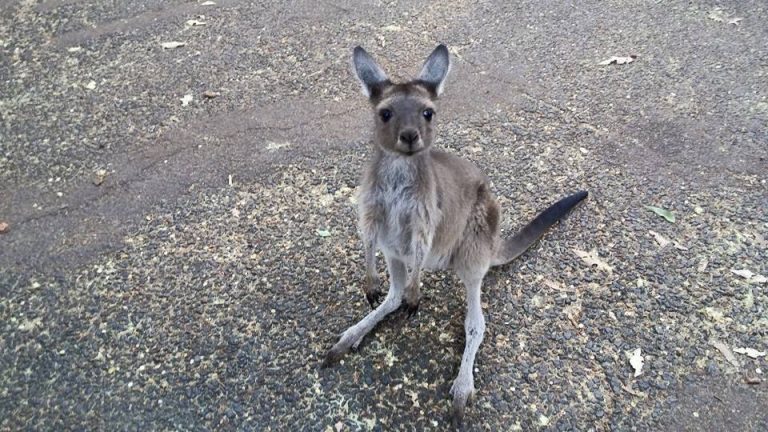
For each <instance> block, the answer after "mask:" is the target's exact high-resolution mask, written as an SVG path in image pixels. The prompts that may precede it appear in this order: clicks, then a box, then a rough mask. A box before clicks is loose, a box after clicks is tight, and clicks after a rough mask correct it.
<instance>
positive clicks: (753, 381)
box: [744, 372, 763, 384]
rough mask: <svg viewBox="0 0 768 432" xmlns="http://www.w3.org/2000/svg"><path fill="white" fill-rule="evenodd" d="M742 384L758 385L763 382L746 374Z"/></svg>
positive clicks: (754, 376)
mask: <svg viewBox="0 0 768 432" xmlns="http://www.w3.org/2000/svg"><path fill="white" fill-rule="evenodd" d="M744 382H745V383H747V384H760V383H761V382H763V381H762V380H761V379H760V377H759V376H757V375H752V374H751V373H749V372H747V373H745V374H744Z"/></svg>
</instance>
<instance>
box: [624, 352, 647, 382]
mask: <svg viewBox="0 0 768 432" xmlns="http://www.w3.org/2000/svg"><path fill="white" fill-rule="evenodd" d="M627 358H629V364H630V365H632V368H633V369H634V370H635V377H639V376H640V374H642V373H643V365H644V364H645V358H643V356H642V354H641V351H640V348H636V349H635V350H634V351H632V353H631V354H629V353H628V354H627Z"/></svg>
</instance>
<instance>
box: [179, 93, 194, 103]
mask: <svg viewBox="0 0 768 432" xmlns="http://www.w3.org/2000/svg"><path fill="white" fill-rule="evenodd" d="M192 99H193V97H192V95H191V94H187V95H184V96H183V97H182V98H181V106H187V105H189V103H190V102H192Z"/></svg>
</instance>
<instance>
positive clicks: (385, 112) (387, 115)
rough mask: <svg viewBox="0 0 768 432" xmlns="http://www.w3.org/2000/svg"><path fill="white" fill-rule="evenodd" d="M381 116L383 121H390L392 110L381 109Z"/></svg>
mask: <svg viewBox="0 0 768 432" xmlns="http://www.w3.org/2000/svg"><path fill="white" fill-rule="evenodd" d="M379 117H381V121H383V122H384V123H386V122H388V121H389V119H391V118H392V111H390V110H388V109H383V110H381V111H379Z"/></svg>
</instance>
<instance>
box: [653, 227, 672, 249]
mask: <svg viewBox="0 0 768 432" xmlns="http://www.w3.org/2000/svg"><path fill="white" fill-rule="evenodd" d="M648 234H650V235H652V236H653V238H655V239H656V243H658V244H659V247H661V248H664V246H666V245H668V244H669V240H667V239H665V238H664V236H662V235H661V234H659V233H657V232H656V231H650V230H649V231H648Z"/></svg>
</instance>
